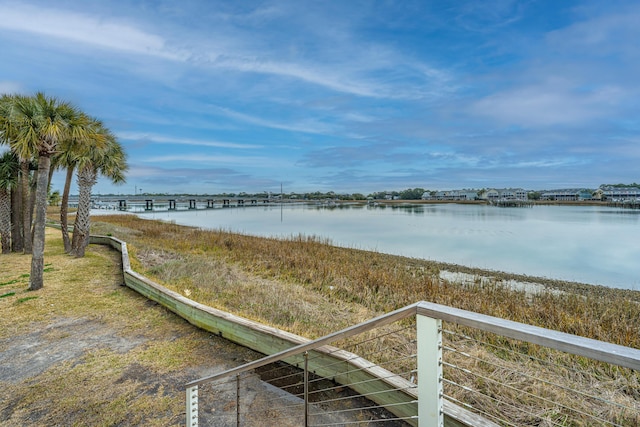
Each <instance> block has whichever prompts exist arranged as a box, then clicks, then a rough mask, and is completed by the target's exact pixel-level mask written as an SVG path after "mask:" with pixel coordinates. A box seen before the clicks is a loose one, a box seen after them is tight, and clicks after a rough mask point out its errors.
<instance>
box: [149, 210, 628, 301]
mask: <svg viewBox="0 0 640 427" xmlns="http://www.w3.org/2000/svg"><path fill="white" fill-rule="evenodd" d="M143 216H145V217H152V218H156V219H161V220H167V221H175V222H176V223H178V224H184V225H192V226H197V227H202V228H210V229H218V228H222V229H225V230H231V231H235V232H240V233H245V234H252V235H258V236H276V237H288V236H292V235H298V234H304V235H309V236H310V235H314V236H321V237H326V238H329V239H330V240H331V241H332V242H333V244H335V245H340V246H346V247H352V248H359V249H366V250H375V251H378V252H384V253H390V254H397V255H404V256H409V257H414V258H424V259H429V260H436V261H443V262H448V263H454V264H462V265H466V266H471V267H479V268H485V269H492V270H500V271H506V272H513V273H519V274H527V275H532V276H541V277H548V278H555V279H564V280H571V281H578V282H584V283H591V284H600V285H605V286H610V287H617V288H626V289H640V211H632V210H623V209H618V208H609V207H591V206H588V207H585V206H576V207H572V206H536V207H534V208H497V207H491V206H481V205H456V204H441V205H438V204H429V205H406V206H394V207H392V206H386V207H385V206H358V205H348V206H345V207H340V206H339V207H336V208H327V207H319V206H303V205H294V206H287V205H285V206H284V207H282V208H281V207H279V206H271V207H263V206H260V207H255V206H253V207H251V206H248V207H244V208H235V207H232V208H225V209H213V210H198V211H177V212H175V211H174V212H155V213H149V214H143Z"/></svg>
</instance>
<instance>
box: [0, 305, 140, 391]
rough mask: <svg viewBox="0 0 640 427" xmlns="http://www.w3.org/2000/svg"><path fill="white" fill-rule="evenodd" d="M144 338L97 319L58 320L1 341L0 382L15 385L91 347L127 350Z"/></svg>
mask: <svg viewBox="0 0 640 427" xmlns="http://www.w3.org/2000/svg"><path fill="white" fill-rule="evenodd" d="M144 341H145V340H144V339H143V338H136V337H131V336H129V337H126V338H125V337H122V336H119V335H118V334H117V333H116V332H115V331H114V330H112V329H111V328H108V327H107V326H106V325H104V324H102V323H101V322H99V321H96V320H90V319H86V318H79V319H69V318H61V319H57V320H56V321H55V322H54V323H51V324H46V325H42V329H39V330H37V331H34V332H31V333H28V334H25V335H19V336H15V337H11V338H7V339H3V340H0V381H4V382H8V383H11V384H15V383H18V382H20V381H23V380H25V379H27V378H31V377H35V376H37V375H39V374H41V373H43V372H44V371H46V370H47V369H49V368H50V367H51V366H53V365H55V364H56V363H60V362H63V361H67V360H73V359H76V358H78V357H80V356H81V355H82V354H83V353H84V352H85V351H86V350H89V349H95V348H110V349H111V350H113V351H115V352H118V353H126V352H128V351H130V350H131V349H133V348H135V347H136V346H138V345H140V344H142V343H143V342H144Z"/></svg>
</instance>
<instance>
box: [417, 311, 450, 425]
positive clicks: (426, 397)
mask: <svg viewBox="0 0 640 427" xmlns="http://www.w3.org/2000/svg"><path fill="white" fill-rule="evenodd" d="M416 323H417V337H418V417H419V420H418V426H419V427H443V426H444V411H443V404H444V402H443V401H444V398H443V390H442V320H440V319H433V318H430V317H426V316H421V315H418V316H417V319H416Z"/></svg>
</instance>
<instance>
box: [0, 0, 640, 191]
mask: <svg viewBox="0 0 640 427" xmlns="http://www.w3.org/2000/svg"><path fill="white" fill-rule="evenodd" d="M639 41H640V2H638V1H636V0H633V1H610V0H606V1H605V0H602V1H569V0H567V1H558V0H541V1H536V0H529V1H509V0H488V1H482V2H480V1H476V0H473V1H464V0H460V1H440V0H439V1H436V0H432V1H427V0H423V1H412V0H398V1H393V0H389V1H374V0H371V1H360V0H350V1H344V0H340V1H330V0H329V1H303V0H282V1H270V0H265V1H240V2H236V1H217V0H181V1H162V0H113V1H102V0H93V1H92V0H58V1H55V2H51V1H49V0H47V1H5V0H0V46H1V47H2V57H1V61H2V62H1V63H0V93H14V92H18V93H25V94H31V93H35V92H36V91H44V92H46V93H47V94H48V95H51V96H56V97H59V98H61V99H64V100H69V101H71V102H73V103H74V104H76V105H77V106H78V107H79V108H81V109H82V110H84V111H85V112H87V113H89V114H91V115H94V116H96V117H98V118H100V119H102V120H103V121H104V122H105V124H106V125H107V126H108V127H109V128H110V129H111V130H112V131H114V133H115V134H116V135H117V136H118V139H119V140H120V142H121V143H122V144H123V146H124V147H125V149H126V151H127V153H128V156H129V163H130V171H129V173H128V178H127V183H126V184H125V185H123V186H113V185H111V184H110V183H109V182H108V181H107V180H106V179H104V178H103V179H101V180H100V181H99V183H98V184H97V185H96V187H95V189H94V192H98V193H100V192H102V193H109V192H114V193H133V192H134V189H135V188H137V189H138V191H140V189H142V190H143V191H144V192H167V193H198V194H202V193H219V192H241V191H246V192H261V191H280V185H281V184H282V185H283V187H284V189H285V192H290V191H295V192H306V191H330V190H332V191H336V192H361V193H365V194H367V193H369V192H373V191H383V190H402V189H405V188H413V187H423V188H427V189H432V190H446V189H453V188H485V187H523V188H526V189H531V190H535V189H552V188H566V187H594V188H595V187H597V186H598V185H600V184H604V183H619V182H622V183H631V182H639V181H640V176H639V175H640V174H639V173H638V169H639V168H638V165H639V164H640V133H639V131H640V44H639ZM53 186H54V189H56V188H57V189H61V188H62V174H58V175H56V177H55V178H54V184H53Z"/></svg>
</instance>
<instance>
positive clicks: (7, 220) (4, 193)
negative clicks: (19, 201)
mask: <svg viewBox="0 0 640 427" xmlns="http://www.w3.org/2000/svg"><path fill="white" fill-rule="evenodd" d="M0 244H1V245H2V253H3V254H8V253H9V252H11V194H10V192H9V190H7V189H6V188H0Z"/></svg>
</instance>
